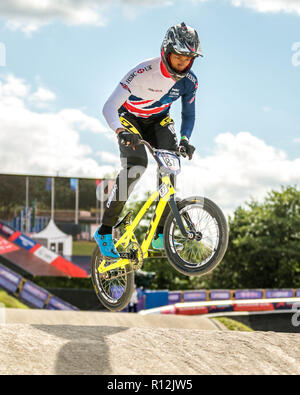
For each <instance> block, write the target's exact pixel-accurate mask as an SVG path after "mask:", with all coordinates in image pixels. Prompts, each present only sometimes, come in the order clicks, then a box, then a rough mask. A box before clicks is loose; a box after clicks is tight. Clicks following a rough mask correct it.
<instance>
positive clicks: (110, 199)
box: [106, 184, 118, 208]
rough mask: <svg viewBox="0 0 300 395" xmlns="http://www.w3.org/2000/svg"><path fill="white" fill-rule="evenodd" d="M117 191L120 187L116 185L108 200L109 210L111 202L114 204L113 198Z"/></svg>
mask: <svg viewBox="0 0 300 395" xmlns="http://www.w3.org/2000/svg"><path fill="white" fill-rule="evenodd" d="M117 189H118V185H117V184H115V185H114V186H113V189H112V190H111V193H110V195H109V198H108V200H107V203H106V207H107V208H109V207H110V204H111V202H112V200H113V198H114V196H115V193H116V192H117Z"/></svg>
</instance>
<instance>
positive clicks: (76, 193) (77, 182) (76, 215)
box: [75, 178, 79, 225]
mask: <svg viewBox="0 0 300 395" xmlns="http://www.w3.org/2000/svg"><path fill="white" fill-rule="evenodd" d="M78 207H79V179H78V178H77V180H76V190H75V224H76V225H78Z"/></svg>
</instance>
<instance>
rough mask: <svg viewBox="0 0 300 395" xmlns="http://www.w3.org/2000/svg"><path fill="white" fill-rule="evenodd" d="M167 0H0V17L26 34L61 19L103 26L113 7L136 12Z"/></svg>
mask: <svg viewBox="0 0 300 395" xmlns="http://www.w3.org/2000/svg"><path fill="white" fill-rule="evenodd" d="M171 4H173V1H171V0H152V1H149V0H114V1H113V2H112V1H110V0H64V1H61V0H1V2H0V17H2V18H5V19H6V26H7V27H8V28H9V29H11V30H21V31H23V32H25V33H27V34H31V33H33V32H35V31H37V30H38V29H39V28H40V27H42V26H44V25H47V24H49V23H52V22H54V21H61V22H63V23H65V24H68V25H75V26H78V25H87V26H105V25H106V24H107V19H106V17H105V14H106V12H107V11H108V10H110V9H111V8H113V7H116V8H118V9H121V10H123V12H124V13H125V15H127V16H128V15H134V16H136V15H137V14H138V12H139V10H141V9H142V8H143V7H145V6H146V7H156V6H167V5H171Z"/></svg>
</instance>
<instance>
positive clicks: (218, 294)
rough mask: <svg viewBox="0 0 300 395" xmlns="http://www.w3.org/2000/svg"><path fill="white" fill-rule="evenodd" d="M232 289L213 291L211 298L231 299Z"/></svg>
mask: <svg viewBox="0 0 300 395" xmlns="http://www.w3.org/2000/svg"><path fill="white" fill-rule="evenodd" d="M230 296H231V295H230V291H227V290H225V289H224V290H218V291H211V292H210V299H211V300H224V299H225V300H226V299H230Z"/></svg>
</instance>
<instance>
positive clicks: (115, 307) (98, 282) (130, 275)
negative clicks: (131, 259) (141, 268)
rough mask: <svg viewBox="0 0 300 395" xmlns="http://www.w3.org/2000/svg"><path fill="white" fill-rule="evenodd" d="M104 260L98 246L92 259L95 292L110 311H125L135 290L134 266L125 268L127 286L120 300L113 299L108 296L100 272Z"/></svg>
mask: <svg viewBox="0 0 300 395" xmlns="http://www.w3.org/2000/svg"><path fill="white" fill-rule="evenodd" d="M102 259H103V256H102V254H101V252H100V249H99V247H98V245H96V246H95V248H94V251H93V255H92V259H91V279H92V284H93V288H94V291H95V293H96V295H97V298H98V299H99V301H100V302H101V304H102V305H103V306H104V307H106V308H107V309H108V310H110V311H120V310H123V309H124V308H125V307H126V306H127V305H128V303H129V301H130V298H131V295H132V293H133V289H134V272H133V269H132V265H131V264H127V265H125V267H124V275H123V276H122V277H124V279H125V286H124V290H123V292H122V295H121V296H120V297H119V298H113V297H112V296H111V295H108V294H107V292H106V290H105V289H104V286H103V284H102V279H101V274H100V273H99V272H98V267H99V264H100V262H101V261H102ZM115 271H116V270H115ZM110 272H114V270H111V271H109V272H107V273H108V275H109V274H110Z"/></svg>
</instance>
